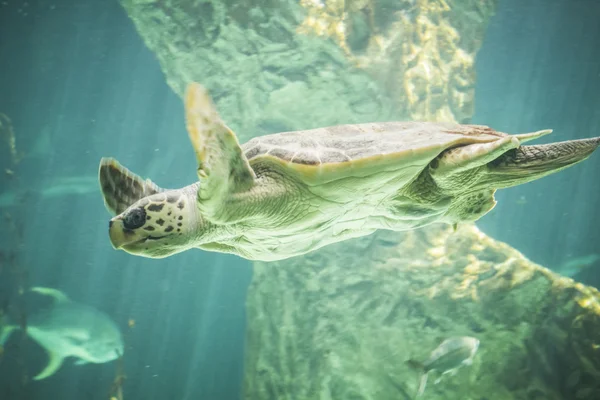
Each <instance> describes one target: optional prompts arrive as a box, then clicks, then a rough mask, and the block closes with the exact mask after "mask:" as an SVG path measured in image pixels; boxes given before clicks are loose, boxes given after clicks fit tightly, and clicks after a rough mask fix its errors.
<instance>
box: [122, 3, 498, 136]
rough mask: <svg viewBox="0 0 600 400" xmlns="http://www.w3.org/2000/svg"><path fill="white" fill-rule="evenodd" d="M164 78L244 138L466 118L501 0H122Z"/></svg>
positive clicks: (178, 91) (470, 107)
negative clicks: (207, 100)
mask: <svg viewBox="0 0 600 400" xmlns="http://www.w3.org/2000/svg"><path fill="white" fill-rule="evenodd" d="M121 3H122V4H123V6H124V8H125V10H126V11H127V13H128V14H129V16H130V17H131V19H132V20H133V22H134V23H135V26H136V28H137V30H138V32H139V33H140V35H141V37H142V38H143V39H144V41H145V43H146V44H147V46H148V47H149V48H150V49H151V50H152V51H153V52H154V53H155V54H156V56H157V58H158V60H159V62H160V64H161V66H162V69H163V71H164V72H165V75H166V77H167V82H168V83H169V85H170V86H171V87H172V88H173V90H174V91H175V92H177V93H178V94H180V95H182V94H183V91H184V89H185V86H186V84H187V83H189V82H190V81H198V82H201V83H202V84H203V85H205V86H206V87H208V88H209V90H210V91H211V94H212V95H213V96H214V97H215V101H216V103H217V106H218V108H219V110H220V112H221V114H222V116H223V118H224V120H225V121H227V123H228V124H229V125H230V126H231V127H232V129H234V131H236V132H237V133H238V135H239V136H240V137H241V138H242V140H247V139H249V138H250V137H252V136H256V135H262V134H265V133H273V132H280V131H286V130H297V129H308V128H314V127H321V126H328V125H335V124H341V123H359V122H365V121H385V120H394V119H411V118H412V119H429V120H432V119H436V120H456V121H464V120H466V119H467V118H469V117H470V115H471V111H472V104H473V83H474V72H473V71H474V68H473V60H474V57H475V53H476V51H477V50H478V48H479V46H480V44H481V41H482V37H483V31H484V28H485V25H486V22H487V19H488V18H489V17H490V16H491V14H492V11H493V9H494V4H495V3H496V0H486V1H483V2H482V1H480V0H467V1H460V2H459V1H454V2H450V1H439V0H400V1H389V0H328V1H326V2H325V1H323V2H321V1H318V0H301V1H299V2H298V1H296V0H278V1H273V0H253V1H243V2H240V1H237V0H156V1H148V0H121Z"/></svg>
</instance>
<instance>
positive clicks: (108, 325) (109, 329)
mask: <svg viewBox="0 0 600 400" xmlns="http://www.w3.org/2000/svg"><path fill="white" fill-rule="evenodd" d="M31 291H33V292H36V293H39V294H43V295H47V296H51V297H52V298H53V299H54V303H53V304H52V306H51V307H50V308H48V309H47V310H43V311H41V312H39V313H36V314H34V315H32V316H31V317H30V318H29V320H28V324H27V335H29V336H30V337H31V338H32V339H33V340H35V341H36V342H37V343H39V344H40V346H42V347H43V348H44V349H45V350H46V351H47V353H48V357H49V362H48V365H47V366H46V368H44V370H42V372H40V373H39V374H38V375H36V376H35V377H34V378H33V379H34V380H40V379H44V378H47V377H49V376H51V375H53V374H54V373H55V372H56V371H57V370H58V369H59V368H60V366H61V365H62V363H63V361H64V359H65V358H66V357H76V358H77V359H78V360H77V361H76V362H75V364H76V365H83V364H87V363H95V364H100V363H105V362H109V361H112V360H115V359H117V358H119V357H120V356H121V355H122V354H123V348H124V346H123V337H122V335H121V332H120V331H119V328H118V327H117V325H116V324H115V323H114V322H113V320H111V319H110V317H109V316H108V315H106V314H104V313H103V312H101V311H98V310H97V309H95V308H93V307H90V306H87V305H85V304H80V303H76V302H74V301H71V300H70V299H69V298H68V297H67V296H66V295H65V294H64V293H63V292H61V291H60V290H56V289H51V288H42V287H35V288H32V289H31ZM16 329H19V327H18V326H17V325H11V324H7V325H5V326H2V327H0V346H2V345H4V343H5V342H6V341H7V340H8V338H9V336H10V334H11V333H12V332H13V331H15V330H16Z"/></svg>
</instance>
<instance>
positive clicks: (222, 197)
mask: <svg viewBox="0 0 600 400" xmlns="http://www.w3.org/2000/svg"><path fill="white" fill-rule="evenodd" d="M185 113H186V123H187V130H188V134H189V137H190V140H191V142H192V146H193V147H194V151H195V153H196V159H197V161H198V180H199V181H200V187H199V189H198V195H197V203H198V209H199V210H200V212H201V213H202V215H203V216H204V217H205V218H207V219H209V220H211V221H213V222H221V223H222V222H231V215H230V213H228V210H227V208H226V207H225V205H226V204H227V201H228V200H231V198H232V196H233V195H234V194H236V193H240V192H244V191H246V190H248V189H250V188H251V187H252V186H253V185H254V179H255V177H256V175H255V174H254V171H253V170H252V168H251V167H250V164H249V163H248V160H247V159H246V156H245V155H244V152H243V151H242V149H241V147H240V144H239V142H238V140H237V137H236V136H235V134H234V133H233V132H232V131H231V129H229V128H228V127H227V126H226V125H225V124H224V123H223V121H221V118H220V116H219V114H218V112H217V110H216V109H215V106H214V104H213V102H212V100H211V99H210V97H209V95H208V93H207V91H206V89H204V88H203V87H202V86H201V85H199V84H197V83H192V84H190V85H189V86H188V88H187V93H186V97H185Z"/></svg>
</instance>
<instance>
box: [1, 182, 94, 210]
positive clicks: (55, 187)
mask: <svg viewBox="0 0 600 400" xmlns="http://www.w3.org/2000/svg"><path fill="white" fill-rule="evenodd" d="M97 191H98V177H96V176H71V177H59V178H56V179H53V180H51V181H49V182H47V183H45V184H43V186H42V187H41V188H40V189H37V188H28V189H24V190H20V191H6V192H3V193H0V208H8V207H13V206H16V205H19V204H21V203H22V202H23V200H25V199H26V198H28V197H39V198H41V199H51V198H60V197H69V196H72V195H86V194H90V193H96V192H97Z"/></svg>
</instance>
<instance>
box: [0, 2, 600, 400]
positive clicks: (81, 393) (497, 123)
mask: <svg viewBox="0 0 600 400" xmlns="http://www.w3.org/2000/svg"><path fill="white" fill-rule="evenodd" d="M522 3H523V2H520V1H517V0H506V1H499V2H498V8H497V13H496V15H495V16H494V17H493V18H492V19H491V21H490V24H489V26H488V29H487V32H486V35H485V38H484V42H483V46H482V48H481V50H480V51H479V53H478V57H477V63H476V71H477V83H476V89H475V93H476V95H475V114H474V116H473V118H472V121H473V123H479V124H486V125H490V126H493V127H494V128H495V129H498V130H500V131H505V132H511V133H517V132H526V131H535V130H538V129H545V128H552V129H554V133H553V135H551V136H550V137H546V138H544V139H542V142H544V141H545V142H548V141H561V140H569V139H579V138H585V137H592V136H598V135H600V111H599V110H600V95H599V93H600V57H599V56H598V51H597V49H599V48H600V25H599V24H598V21H599V20H600V5H599V4H598V3H596V2H594V1H592V0H590V1H570V0H560V1H559V0H556V1H552V2H550V3H551V4H548V3H549V2H547V1H542V0H535V1H531V2H528V4H527V5H523V4H522ZM0 60H1V63H0V113H3V114H5V115H7V116H9V117H10V120H11V121H12V126H13V129H14V133H15V137H16V140H17V149H19V150H20V151H23V153H24V158H23V159H22V160H21V161H20V163H19V164H18V167H16V168H13V167H12V164H11V162H10V161H9V159H10V153H9V152H8V150H7V148H6V146H5V144H4V142H1V146H2V147H0V166H1V167H2V169H3V170H4V169H11V170H14V174H12V173H5V174H2V176H0V212H1V213H2V214H3V215H10V220H9V219H4V220H3V221H4V222H3V225H2V226H3V229H2V230H0V247H2V248H3V255H4V256H3V258H2V259H0V307H3V308H5V309H6V310H7V311H8V313H9V314H10V315H11V318H16V319H18V316H19V315H20V312H21V310H23V309H25V308H23V303H26V304H27V306H26V309H27V310H28V312H34V311H33V310H35V309H37V307H39V306H40V305H43V304H40V303H41V302H40V299H27V300H22V299H20V297H19V296H18V295H17V292H18V290H19V287H21V286H24V287H26V286H44V287H53V288H59V289H60V290H63V291H64V292H66V293H68V295H69V296H70V297H71V298H73V299H75V300H77V301H79V302H83V303H85V304H88V305H90V306H92V307H95V308H97V309H99V310H102V311H103V312H105V313H106V314H108V315H109V316H110V317H111V318H112V319H113V320H114V321H115V322H116V323H117V325H118V326H119V327H120V328H121V330H122V332H123V335H124V341H125V346H126V347H125V348H126V350H125V351H126V357H125V358H124V371H125V374H126V375H127V379H126V380H125V384H124V393H125V395H124V397H125V398H127V399H144V400H151V399H185V400H187V399H190V400H191V399H211V400H212V399H215V400H221V399H223V400H228V399H239V398H242V397H241V396H242V394H241V393H242V387H243V384H242V379H243V372H244V346H245V345H244V343H245V335H246V333H245V327H246V317H245V299H246V291H247V289H248V285H249V284H250V281H251V278H252V265H251V263H250V262H248V261H246V260H243V259H241V258H238V257H235V256H231V255H222V254H217V253H207V252H201V251H196V250H194V251H188V252H185V253H182V254H179V255H177V256H174V257H171V258H167V259H162V260H149V259H143V258H139V257H133V256H131V255H129V254H126V253H124V252H117V251H114V250H113V249H112V247H111V246H110V242H109V240H108V235H107V224H108V220H109V218H110V216H109V214H108V212H107V211H106V210H105V208H104V205H103V203H102V198H101V196H100V193H99V191H98V190H97V188H96V187H95V177H96V173H97V166H98V162H99V159H100V157H103V156H115V157H117V158H118V159H119V161H120V162H122V163H123V164H124V165H126V166H127V167H129V168H131V169H132V170H134V171H136V172H138V173H140V174H141V175H142V176H144V177H151V178H152V179H153V180H154V181H155V182H156V183H157V184H159V185H161V186H163V187H170V188H176V187H181V186H184V185H187V184H189V183H191V182H193V181H194V180H195V179H196V173H195V170H196V162H195V159H194V156H193V152H192V150H191V147H190V145H189V140H188V138H187V135H186V133H185V124H184V119H183V107H182V103H181V100H180V98H179V97H178V96H177V95H176V94H175V93H174V92H173V91H172V89H171V88H170V87H169V86H168V85H167V83H166V82H165V76H164V74H163V72H162V71H161V69H160V65H159V63H158V62H157V60H156V58H155V56H154V55H153V54H152V53H151V51H150V50H148V48H147V47H146V46H145V44H144V42H143V41H142V39H141V38H140V37H139V35H138V33H137V32H136V30H135V28H134V25H133V23H132V22H131V20H130V19H129V18H128V17H127V14H126V13H125V11H124V10H123V8H122V7H121V6H120V5H119V4H118V3H117V2H116V1H106V2H79V1H75V0H72V1H71V0H65V1H63V2H57V3H56V4H55V5H49V4H48V3H47V2H42V1H30V2H29V3H28V5H25V4H19V3H18V2H11V1H6V2H3V3H0ZM364 122H367V121H364ZM2 139H3V138H2ZM598 171H600V157H598V155H597V154H596V155H595V156H593V157H591V158H590V159H589V160H588V161H586V162H585V163H582V164H581V165H578V166H576V167H574V168H572V169H569V170H566V171H564V172H561V173H559V174H556V175H553V176H550V177H547V178H544V179H542V180H539V181H536V182H532V183H529V184H527V185H524V186H519V187H516V188H512V189H508V190H502V191H500V192H499V193H498V194H497V195H496V198H497V200H498V202H499V203H498V205H497V206H496V208H495V209H494V210H493V211H492V212H491V213H490V214H489V215H487V216H485V217H484V218H483V219H482V220H481V221H480V222H479V223H478V225H479V227H480V228H481V229H482V230H483V231H484V232H486V233H487V234H489V235H490V236H492V237H494V238H495V239H498V240H501V241H504V242H506V243H509V244H510V245H512V246H513V247H515V248H517V249H518V250H520V251H522V252H523V253H524V254H525V255H526V256H527V257H529V258H530V259H532V260H533V261H535V262H537V263H539V264H542V265H544V266H547V267H549V268H553V267H558V266H559V265H561V264H563V263H565V262H566V261H568V260H572V259H577V258H579V257H584V256H587V255H590V254H596V253H600V229H599V228H598V227H599V226H600V213H599V212H598V210H597V205H598V204H600V185H599V184H598V182H599V178H598ZM72 177H76V178H77V179H78V180H77V181H76V182H75V183H73V182H71V183H72V184H73V186H74V187H77V191H79V193H74V194H73V193H70V194H66V195H65V194H62V193H54V194H53V195H46V196H44V195H43V193H46V194H47V193H51V192H52V190H51V189H52V188H53V187H56V186H57V185H56V180H57V179H58V180H60V179H61V178H62V179H68V178H72ZM63 183H64V181H63ZM16 194H18V197H16V196H17V195H16ZM3 199H4V201H5V203H3ZM13 224H14V229H13V228H12V226H13ZM10 254H16V259H15V260H14V261H13V260H12V259H11V258H10ZM592 264H593V265H592V267H595V268H590V269H587V270H584V271H582V272H580V273H578V274H577V275H576V278H577V279H578V280H580V281H582V282H584V283H587V284H589V285H592V286H596V287H600V273H599V272H598V271H599V270H598V268H600V265H599V264H598V262H597V261H596V262H592ZM45 364H46V355H45V353H44V351H43V349H42V348H41V347H40V346H39V345H38V344H37V343H36V342H34V341H32V340H31V339H27V338H24V339H23V338H21V339H19V338H17V337H13V338H12V339H11V341H9V342H7V343H6V346H5V348H4V350H3V356H2V358H1V359H0V399H2V400H4V399H7V400H8V399H42V398H44V399H47V398H61V399H68V400H71V399H73V400H79V399H108V398H110V397H109V394H110V393H111V387H112V384H113V380H114V379H115V376H116V373H117V363H115V362H109V363H104V364H91V365H86V366H82V367H79V366H74V365H73V362H65V364H64V365H63V366H62V368H61V369H60V370H58V372H57V373H56V374H55V375H53V376H52V377H51V378H49V379H46V380H43V381H39V382H28V383H26V384H23V383H22V378H23V376H25V375H28V376H29V377H32V376H34V375H35V374H37V373H38V372H39V371H40V370H41V369H42V368H43V367H44V366H45ZM49 394H51V395H49ZM315 398H317V397H315ZM489 398H490V399H493V397H492V396H490V397H489Z"/></svg>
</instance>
